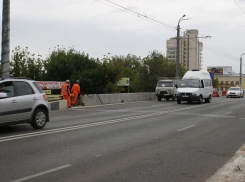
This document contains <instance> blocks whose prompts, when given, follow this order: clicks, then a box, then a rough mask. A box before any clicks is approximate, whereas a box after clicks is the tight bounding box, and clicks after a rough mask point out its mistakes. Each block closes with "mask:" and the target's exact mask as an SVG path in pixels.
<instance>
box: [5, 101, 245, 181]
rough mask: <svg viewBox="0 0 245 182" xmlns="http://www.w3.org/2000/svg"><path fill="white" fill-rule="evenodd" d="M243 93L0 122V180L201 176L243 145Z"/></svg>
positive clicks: (78, 109)
mask: <svg viewBox="0 0 245 182" xmlns="http://www.w3.org/2000/svg"><path fill="white" fill-rule="evenodd" d="M244 108H245V98H244V99H243V98H228V99H227V98H225V97H219V98H213V99H212V101H211V103H201V104H197V103H192V104H189V103H186V102H182V103H181V104H177V102H176V101H165V100H162V101H161V102H158V101H147V102H134V103H123V104H114V105H101V106H91V107H84V106H81V107H80V106H79V107H73V108H71V109H67V110H61V111H52V112H50V122H49V123H47V125H46V126H45V128H44V129H42V130H33V129H32V127H31V126H29V125H27V124H24V125H16V126H8V127H0V181H1V182H9V181H11V182H22V181H25V182H31V181H34V182H44V181H45V182H49V181H50V182H111V181H112V182H125V181H129V182H151V181H152V182H158V181H159V182H202V181H203V182H205V181H206V180H207V179H208V178H209V177H210V176H212V175H213V174H214V173H215V172H216V171H217V170H218V169H219V168H221V167H222V166H223V165H224V164H225V163H226V162H227V161H229V160H230V159H231V158H232V157H233V156H234V153H235V152H236V151H237V150H238V149H239V148H240V147H241V146H242V145H243V144H244V143H245V131H244V130H245V112H244V111H245V110H244Z"/></svg>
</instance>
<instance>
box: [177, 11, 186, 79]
mask: <svg viewBox="0 0 245 182" xmlns="http://www.w3.org/2000/svg"><path fill="white" fill-rule="evenodd" d="M184 17H185V15H183V16H182V17H181V18H180V19H179V22H178V25H177V52H176V54H177V55H176V73H175V77H176V79H179V32H180V26H179V23H180V22H181V20H188V19H183V18H184Z"/></svg>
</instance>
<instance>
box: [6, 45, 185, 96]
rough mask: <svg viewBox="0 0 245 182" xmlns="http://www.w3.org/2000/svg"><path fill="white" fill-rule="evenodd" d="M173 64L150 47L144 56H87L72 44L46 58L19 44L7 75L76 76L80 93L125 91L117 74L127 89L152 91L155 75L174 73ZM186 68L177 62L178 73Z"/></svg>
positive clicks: (46, 78) (60, 78) (52, 78)
mask: <svg viewBox="0 0 245 182" xmlns="http://www.w3.org/2000/svg"><path fill="white" fill-rule="evenodd" d="M175 70H176V64H175V62H169V61H168V59H167V58H166V57H164V56H163V54H162V53H159V52H158V51H152V52H150V53H149V55H148V56H147V57H145V58H141V57H138V56H136V55H132V54H128V55H126V56H122V55H120V56H111V55H110V53H108V54H107V55H104V58H103V59H101V60H100V59H98V58H97V59H95V58H91V57H89V54H86V53H84V52H80V51H76V50H75V49H74V48H73V47H71V48H69V49H68V50H66V49H65V48H61V47H59V46H58V47H57V48H55V49H54V50H53V51H52V52H51V53H50V54H49V55H48V57H47V58H42V57H41V55H37V56H36V55H35V54H31V53H30V52H29V51H28V48H27V47H26V48H24V49H22V48H21V47H20V46H18V47H16V48H15V50H13V51H12V55H11V62H10V76H14V77H28V78H31V79H34V80H37V81H65V80H67V79H69V80H71V82H72V83H74V82H75V80H80V85H81V91H82V93H84V94H95V93H96V94H102V93H120V92H127V87H118V86H117V84H116V83H117V81H119V79H120V78H123V77H125V78H130V92H154V91H155V86H156V83H157V77H175ZM186 71H187V70H186V69H185V68H184V67H183V66H182V65H180V66H179V75H180V77H182V76H183V75H184V74H185V72H186Z"/></svg>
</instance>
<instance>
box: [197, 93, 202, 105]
mask: <svg viewBox="0 0 245 182" xmlns="http://www.w3.org/2000/svg"><path fill="white" fill-rule="evenodd" d="M202 101H203V98H202V96H201V95H200V97H199V100H198V104H201V103H202Z"/></svg>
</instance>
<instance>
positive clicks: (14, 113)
mask: <svg viewBox="0 0 245 182" xmlns="http://www.w3.org/2000/svg"><path fill="white" fill-rule="evenodd" d="M47 121H49V107H48V102H47V97H46V95H45V94H44V93H43V91H42V89H41V88H40V87H39V86H38V85H37V83H36V82H35V81H34V80H30V79H24V78H4V79H0V126H6V125H13V124H20V123H29V124H31V126H32V127H33V128H35V129H41V128H43V127H44V126H45V125H46V122H47Z"/></svg>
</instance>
